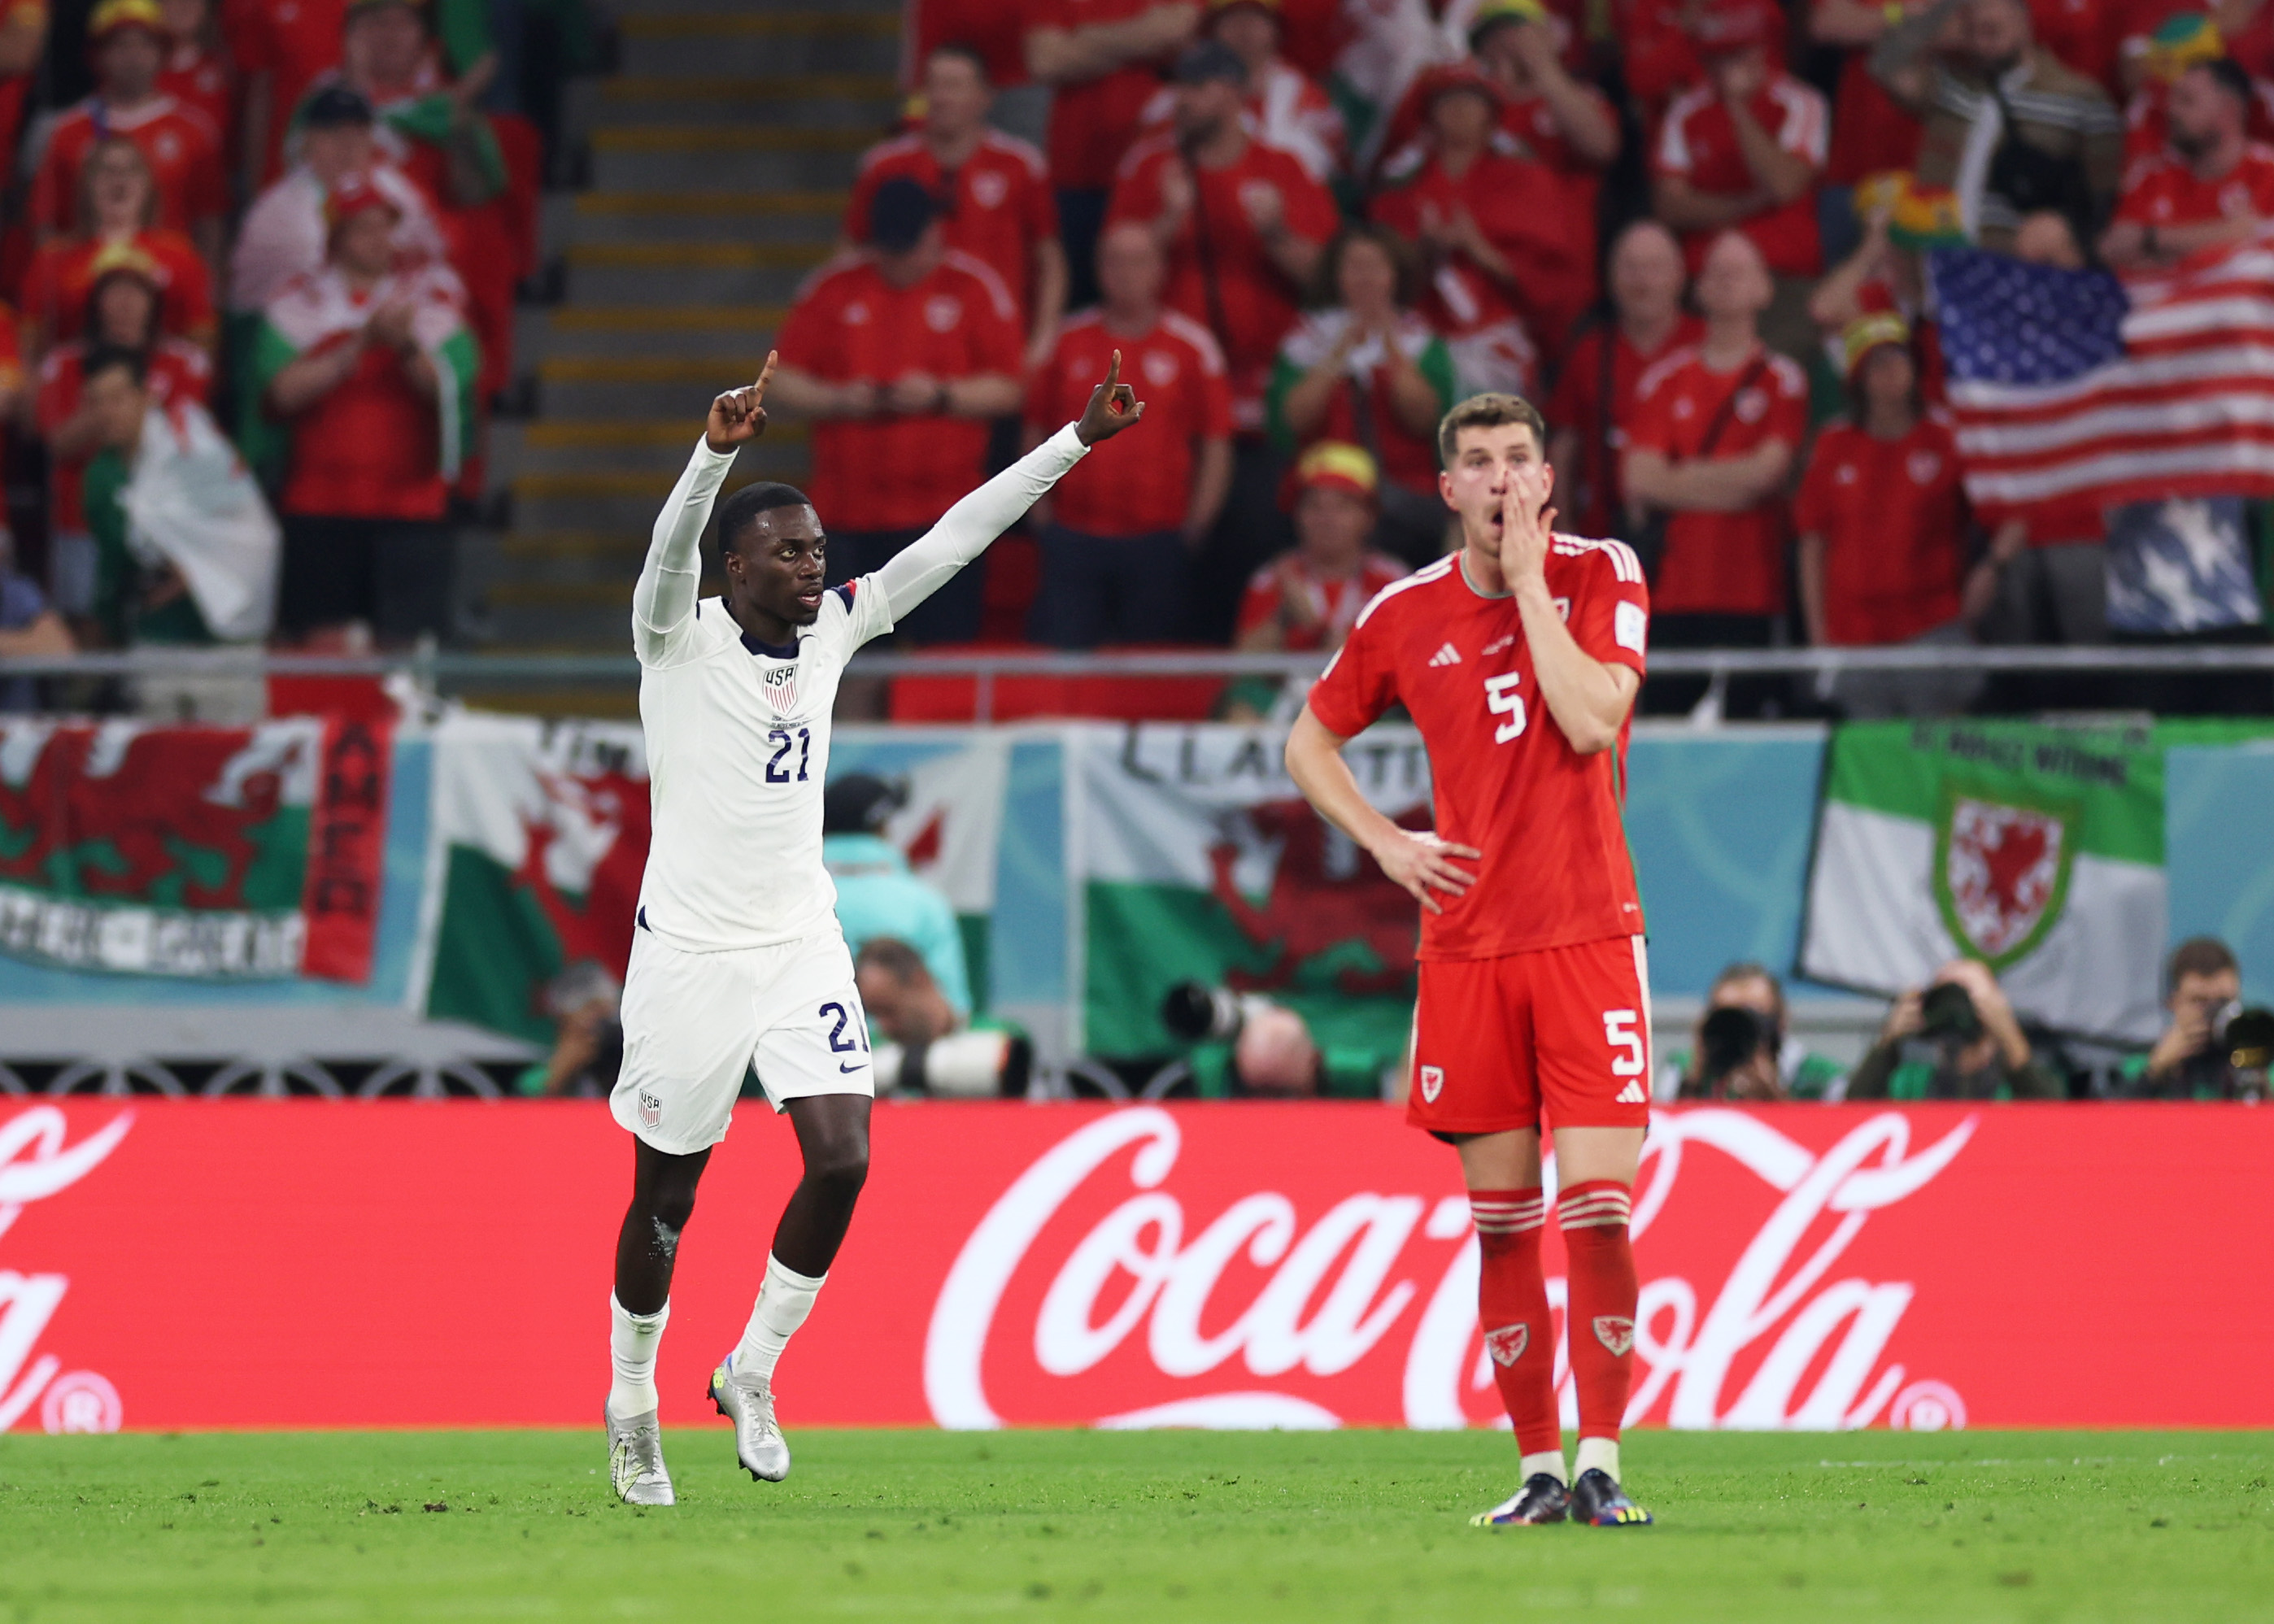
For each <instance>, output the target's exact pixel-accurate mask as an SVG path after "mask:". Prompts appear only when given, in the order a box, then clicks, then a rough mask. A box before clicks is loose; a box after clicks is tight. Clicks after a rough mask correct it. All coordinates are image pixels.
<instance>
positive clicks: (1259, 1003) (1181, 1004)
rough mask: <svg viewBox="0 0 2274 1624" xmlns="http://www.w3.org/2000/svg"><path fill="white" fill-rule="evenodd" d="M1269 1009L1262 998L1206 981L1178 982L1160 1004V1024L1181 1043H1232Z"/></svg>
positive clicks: (1266, 1001)
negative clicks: (1257, 1015) (1252, 1017)
mask: <svg viewBox="0 0 2274 1624" xmlns="http://www.w3.org/2000/svg"><path fill="white" fill-rule="evenodd" d="M1270 1007H1271V1000H1270V999H1269V998H1266V997H1263V996H1261V995H1260V994H1256V993H1252V992H1246V993H1242V992H1234V991H1232V990H1231V988H1229V987H1210V986H1209V985H1208V983H1206V982H1205V981H1178V983H1177V984H1176V985H1175V986H1174V987H1171V988H1170V989H1169V991H1168V995H1167V996H1165V997H1163V999H1162V1000H1161V1024H1162V1025H1163V1026H1166V1027H1167V1028H1168V1029H1169V1034H1170V1035H1171V1036H1172V1037H1174V1038H1176V1039H1177V1040H1178V1041H1179V1042H1184V1043H1229V1042H1231V1041H1234V1040H1235V1039H1237V1038H1238V1037H1239V1029H1240V1027H1242V1026H1246V1024H1247V1018H1248V1017H1249V1016H1250V1015H1252V1014H1254V1012H1255V1011H1257V1010H1260V1009H1269V1008H1270Z"/></svg>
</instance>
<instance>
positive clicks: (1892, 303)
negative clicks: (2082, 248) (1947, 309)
mask: <svg viewBox="0 0 2274 1624" xmlns="http://www.w3.org/2000/svg"><path fill="white" fill-rule="evenodd" d="M1855 203H1856V209H1857V211H1858V212H1859V214H1860V220H1859V222H1858V224H1859V225H1860V228H1861V240H1860V241H1859V242H1858V243H1857V244H1856V249H1855V252H1852V253H1850V254H1849V255H1848V256H1847V257H1846V258H1845V259H1842V260H1841V262H1840V263H1839V264H1838V265H1836V266H1834V267H1833V268H1832V269H1831V270H1830V271H1828V272H1827V273H1826V274H1825V277H1824V280H1823V281H1821V282H1818V283H1817V284H1816V291H1815V292H1813V293H1811V295H1809V299H1808V313H1809V316H1810V318H1811V320H1813V321H1814V322H1815V323H1816V327H1817V331H1818V335H1820V336H1821V338H1822V339H1823V353H1824V354H1825V355H1826V357H1827V358H1828V359H1829V360H1830V361H1831V363H1832V365H1833V367H1834V370H1835V371H1836V372H1838V373H1839V374H1840V375H1841V376H1843V377H1844V376H1845V375H1846V373H1847V368H1848V357H1847V342H1848V329H1849V327H1853V326H1854V325H1855V324H1856V322H1858V321H1861V320H1864V318H1865V317H1867V316H1876V315H1897V316H1901V318H1902V319H1903V320H1905V321H1907V322H1908V323H1909V324H1910V328H1911V336H1912V340H1913V343H1914V346H1915V348H1916V351H1917V357H1918V360H1919V364H1920V367H1919V382H1920V388H1921V392H1922V393H1923V394H1924V397H1925V399H1926V401H1927V402H1928V403H1929V404H1930V405H1939V404H1941V403H1942V371H1941V353H1940V350H1939V345H1938V342H1937V341H1936V338H1935V334H1934V324H1933V320H1932V318H1931V314H1930V312H1929V310H1928V302H1927V297H1926V271H1925V266H1924V257H1923V253H1922V251H1923V250H1924V249H1926V248H1930V247H1957V246H1960V245H1961V244H1963V242H1964V240H1965V239H1964V238H1963V237H1961V236H1959V235H1957V233H1956V232H1955V229H1954V224H1955V222H1954V217H1953V216H1951V215H1950V214H1948V212H1947V211H1946V212H1945V213H1944V214H1942V215H1941V217H1940V220H1941V224H1942V226H1943V227H1944V228H1946V229H1945V230H1944V233H1943V234H1942V235H1939V236H1938V235H1937V230H1938V224H1937V218H1938V217H1937V215H1936V214H1934V212H1933V209H1932V205H1931V200H1929V199H1924V198H1922V197H1920V196H1918V195H1917V194H1916V193H1915V192H1913V190H1912V188H1911V185H1910V182H1909V177H1906V176H1901V175H1881V176H1875V177H1872V179H1871V183H1870V184H1868V185H1864V186H1859V187H1857V188H1856V199H1855ZM2056 218H2057V216H2056Z"/></svg>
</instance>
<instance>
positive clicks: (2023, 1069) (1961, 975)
mask: <svg viewBox="0 0 2274 1624" xmlns="http://www.w3.org/2000/svg"><path fill="white" fill-rule="evenodd" d="M1961 995H1962V996H1961ZM2067 1097H2068V1089H2067V1086H2065V1085H2064V1084H2063V1083H2062V1081H2061V1079H2059V1078H2058V1077H2056V1076H2055V1075H2053V1073H2052V1071H2050V1070H2048V1069H2047V1068H2046V1067H2045V1066H2044V1064H2042V1063H2041V1062H2040V1061H2039V1060H2038V1059H2037V1054H2036V1051H2035V1050H2034V1049H2031V1048H2030V1046H2029V1035H2028V1034H2026V1033H2024V1032H2023V1031H2022V1023H2021V1021H2020V1020H2019V1019H2017V1018H2016V1017H2015V1015H2014V1006H2013V1005H2012V1004H2009V1003H2007V999H2006V993H2005V989H2003V988H2001V987H1999V985H1998V978H1997V977H1996V976H1995V975H1993V974H1991V973H1990V966H1987V965H1985V964H1983V963H1981V962H1980V961H1978V960H1977V959H1957V960H1955V961H1954V962H1952V963H1950V964H1946V965H1945V966H1943V967H1942V968H1941V969H1939V970H1938V971H1936V972H1935V975H1934V980H1933V981H1931V982H1929V983H1928V984H1927V985H1926V986H1924V987H1917V988H1913V989H1911V990H1910V991H1909V992H1907V993H1905V994H1904V995H1903V996H1901V997H1900V998H1898V999H1896V1000H1895V1002H1894V1007H1893V1008H1891V1009H1890V1010H1889V1011H1887V1019H1886V1024H1885V1025H1883V1026H1881V1027H1880V1028H1879V1041H1878V1042H1877V1043H1875V1044H1873V1045H1872V1046H1871V1052H1870V1053H1869V1054H1867V1055H1865V1056H1864V1059H1863V1062H1862V1064H1858V1065H1857V1066H1856V1071H1855V1073H1854V1075H1852V1076H1851V1077H1849V1079H1848V1098H1849V1099H1850V1100H2065V1099H2067Z"/></svg>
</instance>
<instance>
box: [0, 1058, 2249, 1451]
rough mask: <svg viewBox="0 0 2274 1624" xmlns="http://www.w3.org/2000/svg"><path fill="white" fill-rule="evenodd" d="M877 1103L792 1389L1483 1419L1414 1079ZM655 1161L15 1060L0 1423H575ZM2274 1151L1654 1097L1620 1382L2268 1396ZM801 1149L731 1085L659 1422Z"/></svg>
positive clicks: (1719, 1388)
mask: <svg viewBox="0 0 2274 1624" xmlns="http://www.w3.org/2000/svg"><path fill="white" fill-rule="evenodd" d="M875 1141H876V1142H875V1157H874V1163H873V1167H872V1171H871V1175H870V1181H869V1186H868V1190H867V1192H866V1194H865V1195H864V1196H863V1197H862V1206H861V1210H860V1213H859V1215H858V1216H857V1217H856V1219H855V1222H854V1226H853V1232H852V1235H851V1237H850V1238H849V1239H848V1241H847V1244H846V1247H845V1250H844V1252H843V1253H842V1254H841V1255H840V1258H839V1259H838V1262H837V1265H836V1267H834V1268H833V1269H832V1271H831V1274H830V1279H829V1284H828V1287H827V1289H825V1291H824V1292H823V1294H822V1297H821V1299H820V1303H819V1305H818V1307H817V1310H816V1312H815V1313H814V1316H813V1318H812V1319H811V1320H810V1321H809V1323H808V1325H807V1327H806V1328H805V1329H804V1330H803V1331H802V1332H801V1333H800V1334H799V1336H798V1338H797V1341H796V1342H794V1344H793V1345H792V1347H791V1349H790V1351H789V1353H788V1355H787V1357H786V1358H785V1360H784V1363H783V1365H782V1369H781V1373H780V1378H779V1392H780V1394H781V1401H782V1409H783V1413H784V1415H785V1417H787V1420H788V1421H789V1423H790V1425H793V1426H796V1425H928V1424H936V1425H942V1426H949V1427H990V1426H999V1425H1102V1426H1160V1425H1187V1426H1284V1427H1324V1426H1334V1425H1371V1426H1400V1425H1403V1426H1414V1427H1434V1428H1448V1427H1460V1426H1483V1425H1495V1423H1496V1421H1497V1419H1498V1417H1497V1405H1496V1403H1495V1396H1494V1391H1493V1387H1492V1383H1491V1380H1490V1378H1489V1376H1488V1374H1487V1365H1486V1362H1485V1357H1484V1354H1483V1350H1482V1348H1481V1344H1480V1337H1479V1335H1478V1333H1477V1327H1476V1319H1475V1312H1474V1309H1475V1281H1476V1247H1475V1243H1474V1239H1473V1237H1472V1233H1471V1229H1470V1222H1469V1214H1468V1207H1467V1203H1466V1201H1465V1199H1464V1198H1463V1196H1462V1194H1461V1192H1460V1190H1459V1185H1458V1177H1457V1169H1456V1166H1455V1162H1454V1159H1453V1156H1452V1154H1451V1153H1450V1152H1449V1151H1448V1150H1447V1149H1446V1148H1445V1147H1442V1146H1441V1145H1438V1144H1436V1143H1434V1141H1432V1140H1430V1139H1427V1138H1425V1137H1423V1136H1421V1135H1419V1134H1417V1133H1414V1132H1412V1131H1410V1130H1408V1129H1407V1128H1405V1127H1404V1125H1403V1124H1402V1123H1401V1122H1400V1121H1399V1120H1398V1117H1397V1114H1396V1113H1395V1112H1393V1111H1391V1110H1389V1109H1383V1108H1381V1107H1376V1106H1370V1105H1337V1104H1312V1105H1300V1104H1285V1105H1276V1104H1252V1105H1221V1104H1218V1105H1190V1106H1172V1107H1166V1108H1161V1107H1151V1106H1141V1107H1130V1108H1126V1109H1108V1108H1103V1107H1088V1106H1065V1105H1059V1106H1035V1107H1029V1106H1024V1105H1015V1104H953V1103H938V1104H897V1105H886V1106H883V1107H880V1108H879V1109H878V1110H877V1118H876V1134H875ZM631 1162H632V1157H631V1150H630V1146H629V1141H628V1140H627V1139H626V1137H625V1136H624V1134H623V1133H622V1132H621V1131H620V1130H619V1129H618V1128H616V1127H615V1125H614V1124H613V1123H612V1122H611V1121H610V1120H609V1118H608V1116H607V1115H606V1111H605V1109H603V1108H601V1107H600V1106H599V1105H596V1104H584V1103H573V1102H561V1103H529V1102H500V1103H476V1102H466V1101H433V1102H421V1101H368V1102H365V1101H354V1102H350V1101H338V1102H333V1101H143V1100H101V1099H86V1098H76V1099H69V1100H63V1101H46V1100H37V1099H33V1098H28V1097H14V1098H9V1099H5V1100H0V1430H4V1429H6V1428H9V1427H19V1428H30V1427H44V1428H46V1429H47V1430H49V1431H52V1432H71V1431H105V1430H109V1429H112V1428H116V1427H117V1426H120V1425H124V1426H128V1427H133V1428H155V1429H170V1428H194V1427H272V1426H273V1427H296V1426H423V1425H445V1426H448V1425H585V1424H588V1423H590V1422H591V1420H592V1418H593V1414H594V1410H595V1408H596V1405H597V1403H598V1402H599V1395H600V1394H601V1393H602V1391H603V1390H604V1389H605V1387H606V1381H607V1374H608V1366H607V1353H606V1324H607V1316H606V1303H607V1292H608V1270H609V1265H610V1259H611V1256H612V1253H613V1250H614V1232H615V1228H616V1224H617V1222H618V1220H619V1218H620V1216H621V1212H622V1208H623V1202H624V1198H625V1196H626V1194H627V1192H628V1188H629V1178H630V1173H631ZM2270 1167H2274V1113H2269V1112H2264V1111H2260V1110H2255V1109H2250V1108H2248V1107H2226V1106H2187V1105H2172V1106H2082V1105H2080V1106H2021V1105H1984V1106H1978V1107H1963V1106H1917V1107H1909V1108H1903V1109H1875V1108H1871V1107H1866V1106H1843V1107H1805V1106H1786V1107H1774V1108H1767V1109H1750V1110H1742V1111H1741V1110H1736V1109H1720V1108H1698V1109H1687V1110H1679V1111H1670V1112H1666V1113H1662V1114H1660V1115H1659V1116H1657V1117H1656V1118H1655V1120H1654V1121H1653V1126H1652V1130H1651V1136H1650V1141H1649V1147H1648V1149H1647V1150H1646V1151H1645V1159H1644V1167H1643V1173H1642V1177H1641V1180H1640V1183H1639V1184H1638V1190H1637V1196H1636V1202H1635V1232H1636V1245H1637V1251H1638V1256H1639V1259H1640V1265H1641V1276H1642V1282H1643V1284H1642V1301H1641V1306H1640V1311H1639V1312H1638V1315H1637V1329H1636V1337H1635V1348H1636V1363H1635V1377H1636V1380H1635V1389H1634V1396H1633V1400H1632V1403H1631V1405H1630V1411H1629V1417H1628V1418H1629V1420H1630V1423H1633V1424H1640V1425H1672V1426H1679V1427H1715V1426H1726V1427H1804V1428H1826V1429H1831V1428H1842V1427H1855V1426H1878V1425H1888V1426H1909V1427H1920V1428H1933V1427H1950V1426H1962V1425H1992V1426H2030V1425H2043V1426H2094V1425H2105V1426H2151V1425H2152V1426H2196V1425H2199V1426H2264V1425H2274V1383H2269V1382H2268V1381H2267V1380H2266V1379H2265V1373H2264V1361H2265V1350H2266V1349H2267V1348H2268V1347H2269V1346H2270V1345H2274V1283H2270V1271H2269V1270H2268V1269H2267V1268H2266V1267H2265V1266H2264V1263H2263V1252H2264V1248H2265V1247H2266V1245H2267V1244H2268V1237H2270V1236H2274V1179H2270V1177H2268V1169H2269V1168H2270ZM796 1169H797V1164H796V1152H795V1148H794V1144H793V1142H792V1140H791V1138H790V1136H789V1134H788V1132H787V1127H786V1125H785V1124H780V1123H778V1122H775V1121H772V1120H770V1119H769V1118H768V1116H767V1114H766V1112H765V1111H764V1109H763V1108H758V1107H755V1106H753V1107H751V1108H748V1109H744V1110H743V1111H742V1113H741V1116H740V1120H739V1122H738V1123H737V1124H736V1127H735V1130H734V1133H733V1134H732V1135H731V1136H730V1137H729V1139H728V1140H727V1143H726V1145H725V1146H724V1147H722V1148H721V1150H720V1152H719V1154H718V1155H717V1156H716V1157H715V1158H714V1159H713V1162H712V1167H711V1170H710V1173H709V1176H708V1177H707V1178H706V1180H705V1183H704V1189H703V1194H702V1199H701V1200H700V1202H699V1203H698V1205H697V1210H696V1214H695V1218H694V1221H693V1222H692V1224H691V1225H690V1226H689V1229H688V1231H687V1234H686V1237H685V1241H684V1244H683V1245H682V1247H681V1252H680V1257H679V1281H678V1287H677V1289H676V1291H675V1294H674V1301H673V1314H672V1321H671V1327H670V1330H669V1332H668V1333H667V1335H666V1337H665V1341H664V1346H663V1356H662V1368H661V1380H662V1388H663V1394H664V1414H665V1418H666V1421H670V1422H674V1423H695V1422H698V1421H701V1420H702V1419H703V1418H704V1416H705V1415H706V1413H707V1412H706V1410H704V1408H703V1407H702V1405H701V1401H700V1400H699V1398H698V1393H699V1390H700V1387H701V1384H702V1382H703V1380H704V1378H705V1377H706V1376H707V1374H708V1372H709V1370H710V1368H711V1366H712V1364H713V1363H714V1362H715V1361H716V1359H717V1358H718V1357H719V1355H720V1354H721V1353H723V1352H724V1351H725V1350H727V1348H729V1347H730V1346H732V1344H733V1342H734V1339H735V1338H736V1336H737V1335H739V1334H740V1332H741V1330H742V1324H743V1321H744V1320H745V1319H747V1317H748V1315H749V1304H750V1297H751V1294H752V1293H753V1292H754V1290H755V1289H756V1288H757V1282H758V1275H759V1272H760V1270H761V1268H762V1267H763V1264H764V1253H765V1242H766V1238H767V1237H768V1236H769V1235H770V1234H771V1233H772V1226H773V1222H774V1218H775V1215H776V1214H777V1213H778V1211H779V1207H780V1204H781V1202H782V1199H784V1197H785V1196H786V1195H787V1192H788V1191H789V1188H790V1185H791V1184H792V1182H793V1181H794V1178H795V1177H796ZM1547 1259H1548V1273H1549V1274H1550V1276H1551V1281H1550V1286H1549V1291H1550V1295H1551V1297H1552V1298H1553V1299H1554V1300H1555V1301H1556V1302H1558V1303H1559V1304H1560V1302H1561V1300H1562V1280H1561V1278H1560V1276H1561V1274H1562V1246H1561V1244H1560V1242H1559V1241H1558V1240H1557V1238H1556V1237H1555V1230H1554V1229H1553V1226H1551V1227H1550V1229H1549V1230H1548V1233H1547ZM1566 1389H1567V1398H1566V1402H1567V1406H1568V1403H1569V1397H1568V1384H1566ZM1502 1425H1504V1423H1502Z"/></svg>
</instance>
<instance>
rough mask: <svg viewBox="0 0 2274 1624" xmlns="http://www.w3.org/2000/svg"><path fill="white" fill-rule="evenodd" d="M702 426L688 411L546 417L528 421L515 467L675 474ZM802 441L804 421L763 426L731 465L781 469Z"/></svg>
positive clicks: (524, 470) (546, 470) (532, 471)
mask: <svg viewBox="0 0 2274 1624" xmlns="http://www.w3.org/2000/svg"><path fill="white" fill-rule="evenodd" d="M722 387H723V385H722ZM714 393H715V391H714ZM702 427H703V423H702V419H701V417H699V416H693V415H690V416H688V417H652V418H651V417H639V418H614V417H588V418H575V417H549V418H546V420H545V421H543V422H539V423H533V424H531V425H530V426H529V428H528V431H527V432H526V433H525V434H524V435H523V440H522V445H521V450H520V454H519V456H518V458H517V461H516V468H517V470H519V471H520V472H522V473H523V474H572V473H640V474H659V475H667V476H669V477H673V478H676V477H678V474H679V470H681V469H682V468H684V467H686V466H687V458H688V455H689V452H691V451H692V450H693V449H694V446H695V440H696V436H697V434H698V433H700V432H701V431H702ZM806 444H807V433H806V425H804V424H802V423H772V424H769V425H767V428H766V432H765V437H764V440H761V441H760V442H759V443H758V445H757V446H752V447H746V448H745V449H744V451H743V453H742V456H741V457H739V458H738V459H736V466H737V467H738V468H749V469H753V470H755V469H758V468H767V469H774V468H781V467H787V466H790V465H792V464H793V463H794V462H799V461H800V460H801V459H802V457H803V455H804V451H803V447H805V446H806Z"/></svg>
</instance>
